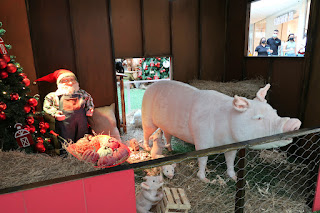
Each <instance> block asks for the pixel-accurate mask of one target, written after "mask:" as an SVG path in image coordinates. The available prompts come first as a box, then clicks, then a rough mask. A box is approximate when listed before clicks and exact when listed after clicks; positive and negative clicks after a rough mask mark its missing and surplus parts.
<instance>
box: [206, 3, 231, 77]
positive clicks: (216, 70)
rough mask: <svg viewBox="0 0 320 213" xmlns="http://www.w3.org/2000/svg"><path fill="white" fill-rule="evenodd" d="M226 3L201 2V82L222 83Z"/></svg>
mask: <svg viewBox="0 0 320 213" xmlns="http://www.w3.org/2000/svg"><path fill="white" fill-rule="evenodd" d="M225 6H226V3H225V1H220V0H214V1H212V0H201V10H200V11H201V14H200V15H201V16H200V19H201V47H200V48H201V60H200V63H201V64H200V66H201V73H200V79H201V80H213V81H222V77H223V73H224V54H225Z"/></svg>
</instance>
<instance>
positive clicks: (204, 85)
mask: <svg viewBox="0 0 320 213" xmlns="http://www.w3.org/2000/svg"><path fill="white" fill-rule="evenodd" d="M189 84H190V85H191V86H194V87H196V88H198V89H201V90H216V91H218V92H221V93H223V94H226V95H229V96H231V97H233V96H235V95H238V96H242V97H246V98H249V99H253V98H254V97H255V96H256V93H257V92H258V90H259V89H260V88H262V87H264V86H265V82H264V80H263V79H254V80H245V81H237V82H215V81H205V80H192V81H191V82H190V83H189Z"/></svg>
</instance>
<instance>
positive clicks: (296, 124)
mask: <svg viewBox="0 0 320 213" xmlns="http://www.w3.org/2000/svg"><path fill="white" fill-rule="evenodd" d="M300 126H301V121H300V120H299V119H296V118H291V119H290V120H288V121H287V122H286V123H285V124H284V126H283V132H290V131H294V130H298V129H300Z"/></svg>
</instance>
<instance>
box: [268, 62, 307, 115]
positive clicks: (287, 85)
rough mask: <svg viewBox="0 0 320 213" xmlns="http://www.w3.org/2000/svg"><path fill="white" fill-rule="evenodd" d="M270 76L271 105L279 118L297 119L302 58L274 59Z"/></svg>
mask: <svg viewBox="0 0 320 213" xmlns="http://www.w3.org/2000/svg"><path fill="white" fill-rule="evenodd" d="M276 59H277V60H274V62H273V71H272V76H271V82H270V83H271V92H270V100H271V102H270V103H271V105H272V106H273V107H274V108H275V109H277V111H278V114H279V115H280V116H288V117H295V118H298V117H299V110H300V108H299V107H300V101H301V92H302V86H303V63H304V59H303V58H276Z"/></svg>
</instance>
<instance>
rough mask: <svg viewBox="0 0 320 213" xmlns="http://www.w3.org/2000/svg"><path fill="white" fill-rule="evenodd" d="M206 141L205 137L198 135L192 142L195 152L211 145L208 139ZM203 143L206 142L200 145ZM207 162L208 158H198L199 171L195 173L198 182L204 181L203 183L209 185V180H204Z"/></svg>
mask: <svg viewBox="0 0 320 213" xmlns="http://www.w3.org/2000/svg"><path fill="white" fill-rule="evenodd" d="M206 139H207V137H206V136H203V135H198V137H197V139H196V140H194V145H195V148H196V150H201V149H207V148H209V146H210V144H212V143H210V141H208V139H207V140H206ZM203 141H207V143H201V142H203ZM207 161H208V156H205V157H200V158H198V162H199V171H198V173H197V176H198V177H199V178H200V180H202V181H204V182H205V183H210V180H209V179H208V178H206V166H207Z"/></svg>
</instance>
